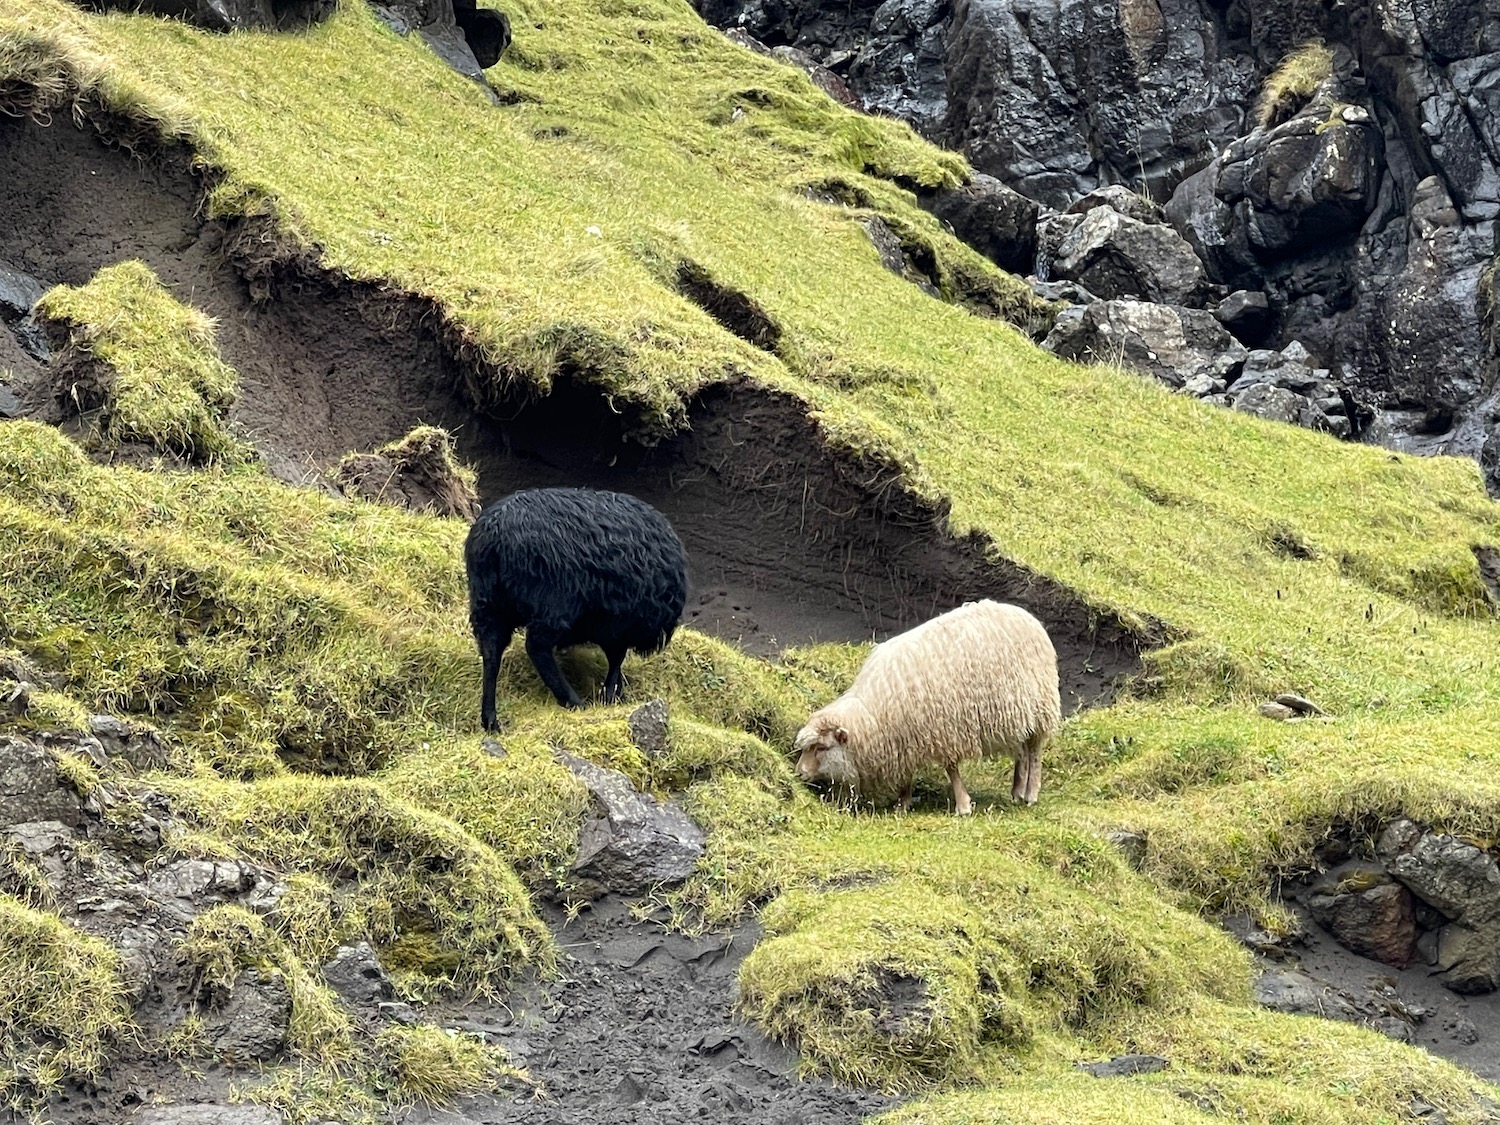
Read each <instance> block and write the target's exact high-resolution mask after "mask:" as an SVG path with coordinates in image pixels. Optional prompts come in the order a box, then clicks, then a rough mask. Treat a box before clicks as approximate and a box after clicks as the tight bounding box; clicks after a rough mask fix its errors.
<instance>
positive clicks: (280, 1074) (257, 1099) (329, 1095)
mask: <svg viewBox="0 0 1500 1125" xmlns="http://www.w3.org/2000/svg"><path fill="white" fill-rule="evenodd" d="M231 1094H232V1096H233V1099H234V1100H235V1101H240V1102H249V1103H251V1104H252V1105H261V1106H265V1107H266V1108H267V1109H273V1110H275V1111H276V1112H277V1113H279V1114H280V1115H281V1117H282V1119H283V1120H284V1121H285V1122H286V1123H287V1125H314V1123H315V1122H319V1121H341V1122H344V1123H345V1125H376V1123H377V1122H379V1121H380V1120H381V1119H382V1115H380V1113H379V1109H380V1106H381V1102H380V1101H379V1100H378V1099H377V1098H376V1097H375V1095H374V1094H372V1093H371V1092H370V1090H369V1089H368V1088H367V1087H366V1086H365V1085H364V1083H362V1082H361V1081H360V1080H359V1078H357V1077H351V1076H350V1075H347V1074H340V1073H338V1072H337V1071H332V1070H328V1069H325V1068H321V1067H316V1066H311V1065H308V1064H306V1063H303V1064H300V1065H296V1066H283V1067H277V1068H276V1069H274V1070H272V1071H271V1072H270V1075H269V1077H268V1079H267V1080H266V1081H264V1082H260V1083H257V1084H256V1085H253V1086H237V1087H231Z"/></svg>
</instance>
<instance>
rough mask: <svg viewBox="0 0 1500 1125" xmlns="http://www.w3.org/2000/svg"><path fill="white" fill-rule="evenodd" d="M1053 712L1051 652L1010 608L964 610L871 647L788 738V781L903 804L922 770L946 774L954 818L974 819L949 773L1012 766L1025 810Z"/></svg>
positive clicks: (1037, 784)
mask: <svg viewBox="0 0 1500 1125" xmlns="http://www.w3.org/2000/svg"><path fill="white" fill-rule="evenodd" d="M1061 718H1062V701H1061V698H1060V695H1059V692H1058V684H1057V653H1056V651H1055V650H1054V649H1053V647H1052V641H1051V639H1050V638H1049V637H1048V636H1047V630H1046V629H1045V628H1043V627H1042V623H1041V622H1040V621H1038V620H1037V619H1036V618H1035V617H1033V616H1032V615H1031V614H1029V613H1027V612H1026V611H1025V610H1024V609H1021V608H1020V607H1019V606H1013V605H1002V604H1001V603H999V602H993V601H979V602H970V603H969V604H967V605H963V606H960V607H959V608H958V609H954V610H950V611H949V612H947V613H945V614H942V615H941V616H940V617H934V618H933V619H932V620H931V621H928V622H926V623H924V624H922V625H918V626H917V627H916V628H914V629H909V630H907V631H906V632H905V633H901V634H899V635H898V636H895V637H892V638H891V639H890V640H888V641H884V642H882V643H881V644H878V645H876V646H875V648H874V650H873V651H872V652H871V653H870V655H869V657H868V658H867V659H866V660H865V663H864V666H863V667H862V668H860V670H859V675H857V676H855V677H854V683H853V685H852V686H850V688H849V690H848V691H846V692H845V693H844V694H843V695H841V696H839V697H838V698H837V699H835V700H834V701H833V702H832V703H830V704H829V705H828V706H827V707H824V708H823V709H822V710H820V711H817V712H815V713H814V714H813V716H812V717H811V718H810V719H808V721H807V725H806V726H804V727H803V728H802V729H801V730H800V731H799V732H798V733H797V750H798V752H799V754H800V757H799V758H798V761H797V776H798V777H800V778H802V780H803V781H813V780H815V779H817V778H820V777H826V778H828V779H829V780H831V781H833V782H834V783H835V784H836V785H840V786H846V787H848V788H850V789H852V790H855V791H858V792H862V793H869V792H872V791H876V790H882V789H883V790H890V789H892V788H895V787H896V786H900V787H901V808H902V809H905V808H907V806H908V805H909V804H910V803H911V792H912V785H913V784H914V782H915V780H916V773H917V771H918V769H920V768H921V767H922V766H925V765H928V764H933V765H939V766H943V767H944V768H946V769H947V771H948V780H949V782H950V783H951V784H952V786H953V800H954V804H955V805H956V806H957V811H958V814H959V815H960V816H967V815H969V813H970V812H971V811H973V805H972V804H971V803H970V801H969V794H968V793H967V792H966V791H965V790H964V784H963V780H962V779H961V778H960V777H959V773H958V767H959V764H960V763H962V762H966V761H968V760H970V759H972V758H979V757H983V756H988V755H992V754H998V753H1004V754H1006V755H1007V756H1009V757H1011V758H1013V759H1015V763H1016V767H1015V775H1014V777H1013V779H1012V782H1011V790H1010V792H1011V796H1012V797H1013V798H1014V799H1015V800H1017V801H1024V802H1025V803H1026V804H1028V805H1030V804H1035V803H1036V798H1037V793H1038V792H1039V791H1040V790H1041V787H1042V747H1043V746H1044V745H1045V744H1046V742H1047V740H1048V739H1049V738H1051V737H1052V734H1053V733H1054V732H1055V731H1056V730H1057V726H1058V723H1059V722H1060V721H1061Z"/></svg>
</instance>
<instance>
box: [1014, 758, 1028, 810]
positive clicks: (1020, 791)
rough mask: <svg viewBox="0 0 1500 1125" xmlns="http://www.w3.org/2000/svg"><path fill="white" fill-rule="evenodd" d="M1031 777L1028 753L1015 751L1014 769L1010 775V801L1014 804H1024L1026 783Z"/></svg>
mask: <svg viewBox="0 0 1500 1125" xmlns="http://www.w3.org/2000/svg"><path fill="white" fill-rule="evenodd" d="M1030 776H1031V764H1030V757H1029V751H1027V750H1017V751H1016V768H1015V769H1014V770H1012V771H1011V775H1010V799H1011V800H1012V801H1014V802H1016V804H1018V805H1019V804H1024V803H1025V801H1026V782H1027V779H1028V778H1029V777H1030Z"/></svg>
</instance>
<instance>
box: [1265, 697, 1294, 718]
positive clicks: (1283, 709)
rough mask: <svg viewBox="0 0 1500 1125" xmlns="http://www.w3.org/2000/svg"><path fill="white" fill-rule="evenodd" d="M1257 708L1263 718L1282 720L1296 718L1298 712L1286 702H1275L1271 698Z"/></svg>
mask: <svg viewBox="0 0 1500 1125" xmlns="http://www.w3.org/2000/svg"><path fill="white" fill-rule="evenodd" d="M1257 710H1258V711H1259V712H1260V713H1261V716H1262V717H1263V718H1267V719H1276V720H1278V721H1280V722H1285V721H1286V720H1287V719H1291V718H1295V717H1296V714H1297V712H1295V711H1293V710H1292V709H1291V708H1290V707H1288V706H1287V705H1286V704H1285V703H1273V702H1271V701H1269V700H1267V701H1266V702H1265V703H1262V704H1261V705H1260V706H1259V707H1258V708H1257Z"/></svg>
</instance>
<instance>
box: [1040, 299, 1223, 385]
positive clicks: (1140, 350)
mask: <svg viewBox="0 0 1500 1125" xmlns="http://www.w3.org/2000/svg"><path fill="white" fill-rule="evenodd" d="M1042 346H1043V347H1044V348H1047V349H1048V350H1049V351H1053V352H1056V353H1057V354H1058V355H1060V356H1064V357H1065V358H1068V359H1077V360H1082V361H1085V362H1093V363H1118V364H1120V365H1121V366H1123V367H1127V368H1129V369H1130V370H1132V371H1136V372H1139V373H1140V374H1142V375H1149V376H1151V377H1153V378H1155V379H1159V380H1160V381H1161V382H1163V383H1166V384H1167V385H1168V386H1171V387H1178V388H1180V387H1184V386H1185V385H1186V384H1188V383H1189V382H1190V381H1192V380H1194V379H1196V378H1200V377H1202V378H1203V379H1206V380H1207V382H1206V383H1203V384H1200V385H1202V386H1207V387H1209V388H1212V387H1213V386H1214V385H1215V383H1217V385H1218V387H1219V389H1220V390H1222V389H1223V385H1224V384H1225V383H1227V382H1228V381H1229V380H1230V379H1231V378H1232V377H1233V376H1235V375H1236V374H1237V373H1238V368H1239V365H1240V364H1242V363H1244V360H1245V354H1246V353H1245V349H1244V348H1243V347H1242V346H1241V345H1240V344H1239V342H1238V341H1237V340H1235V339H1234V338H1233V337H1232V336H1230V335H1229V333H1228V332H1226V331H1225V330H1224V327H1223V325H1221V324H1220V323H1219V322H1218V321H1217V320H1215V319H1214V316H1213V314H1212V313H1209V312H1204V311H1202V310H1200V309H1184V308H1176V307H1173V306H1170V305H1158V304H1152V303H1150V302H1147V301H1097V302H1095V303H1094V304H1091V305H1086V306H1083V307H1079V308H1072V309H1066V310H1064V311H1063V313H1062V314H1060V315H1059V316H1058V318H1057V323H1056V325H1055V326H1054V328H1053V330H1052V332H1051V334H1050V335H1048V337H1047V338H1046V340H1044V341H1043V342H1042ZM1204 393H1209V392H1208V391H1205V392H1204Z"/></svg>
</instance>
